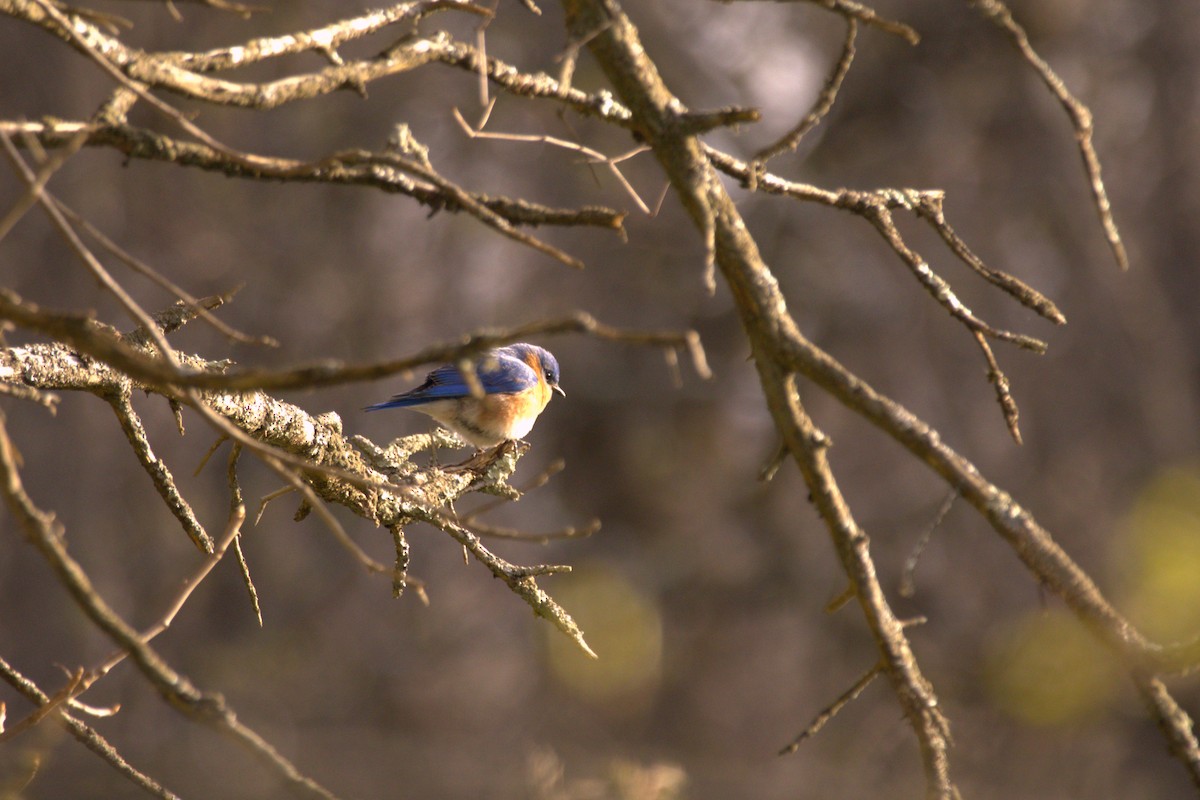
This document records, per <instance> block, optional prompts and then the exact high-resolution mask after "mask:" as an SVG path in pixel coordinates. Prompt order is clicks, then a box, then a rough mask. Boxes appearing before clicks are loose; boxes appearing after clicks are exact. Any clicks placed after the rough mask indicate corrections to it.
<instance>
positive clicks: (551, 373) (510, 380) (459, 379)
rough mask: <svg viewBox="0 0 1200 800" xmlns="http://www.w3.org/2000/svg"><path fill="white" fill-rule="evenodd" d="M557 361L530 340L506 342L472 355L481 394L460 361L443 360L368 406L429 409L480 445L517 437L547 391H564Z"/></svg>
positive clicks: (539, 409) (374, 408) (544, 400)
mask: <svg viewBox="0 0 1200 800" xmlns="http://www.w3.org/2000/svg"><path fill="white" fill-rule="evenodd" d="M558 374H559V373H558V361H556V360H555V358H554V356H552V355H551V354H550V353H549V351H547V350H544V349H542V348H541V347H538V346H536V345H532V344H523V343H522V344H510V345H509V346H508V347H500V348H497V349H495V350H488V351H487V352H485V353H482V354H481V355H480V356H479V357H478V358H477V359H475V375H476V376H477V377H478V378H479V383H480V385H481V386H483V391H484V395H483V397H473V396H472V395H471V387H470V386H469V385H468V384H467V382H466V381H465V380H464V379H463V376H462V373H461V372H459V371H458V367H456V366H455V365H453V364H444V365H442V366H440V367H438V368H437V369H435V370H434V371H433V372H431V373H429V375H427V376H426V377H425V382H424V383H422V384H421V385H420V386H418V387H417V388H415V389H413V390H411V391H407V392H404V393H403V394H398V395H396V396H395V397H393V398H392V399H391V400H388V401H387V402H385V403H376V404H375V405H373V406H367V408H366V409H365V410H367V411H377V410H379V409H381V408H411V409H413V410H414V411H420V412H421V413H423V414H428V415H429V416H431V417H433V418H434V419H435V420H437V421H438V422H440V423H442V424H443V425H445V426H446V427H447V428H449V429H450V430H452V431H454V432H455V433H457V434H458V435H459V436H461V437H462V438H464V439H466V440H467V441H468V442H470V443H471V444H473V445H475V446H476V447H479V448H484V447H491V446H493V445H497V444H500V443H501V442H505V441H508V440H509V439H520V438H521V437H522V436H524V435H526V434H527V433H529V431H530V430H532V429H533V423H534V421H535V420H536V419H537V417H538V414H541V413H542V409H544V408H545V407H546V404H547V403H549V402H550V393H551V392H558V393H559V394H561V395H562V396H563V397H566V395H567V393H566V392H564V391H563V390H562V389H561V388H560V387H559V385H558Z"/></svg>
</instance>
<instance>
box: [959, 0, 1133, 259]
mask: <svg viewBox="0 0 1200 800" xmlns="http://www.w3.org/2000/svg"><path fill="white" fill-rule="evenodd" d="M968 3H969V4H970V5H972V6H974V7H975V8H977V9H979V11H980V12H981V13H982V14H983V15H984V16H985V17H987V19H988V20H990V21H991V22H992V23H993V24H995V25H996V27H998V28H1000V30H1002V31H1004V32H1005V33H1006V34H1007V35H1008V38H1009V40H1010V41H1011V42H1012V44H1013V46H1014V47H1016V48H1017V50H1018V51H1019V52H1020V53H1021V57H1022V58H1024V59H1025V61H1026V62H1028V63H1029V65H1030V66H1031V67H1033V69H1034V70H1035V71H1036V72H1037V74H1038V76H1039V77H1041V79H1042V82H1043V83H1045V84H1046V88H1047V89H1049V90H1050V93H1051V94H1053V95H1054V96H1055V97H1056V98H1058V102H1059V103H1061V104H1062V107H1063V108H1064V109H1065V110H1066V112H1067V116H1069V117H1070V118H1071V124H1072V126H1074V128H1075V141H1076V142H1078V144H1079V155H1080V156H1081V157H1082V158H1083V168H1084V170H1085V171H1086V172H1087V176H1088V182H1089V186H1090V187H1091V190H1092V200H1093V202H1094V203H1095V205H1096V212H1097V213H1098V214H1099V215H1100V224H1101V226H1102V227H1103V228H1104V235H1105V237H1106V238H1107V239H1108V246H1109V248H1110V249H1111V250H1112V254H1113V257H1114V258H1115V259H1116V260H1117V265H1118V266H1119V267H1120V268H1121V269H1123V270H1124V269H1129V255H1128V253H1126V251H1125V243H1124V242H1122V241H1121V234H1120V232H1119V231H1118V230H1117V223H1116V220H1115V219H1114V218H1113V213H1112V205H1111V204H1110V203H1109V201H1108V191H1107V190H1106V189H1105V188H1104V180H1103V178H1101V176H1100V157H1099V156H1097V155H1096V147H1095V145H1094V144H1092V134H1093V132H1094V126H1093V123H1092V112H1091V110H1090V109H1089V108H1088V107H1087V106H1085V105H1084V104H1083V103H1081V102H1079V100H1078V99H1077V98H1076V97H1075V95H1073V94H1071V91H1070V90H1069V89H1068V88H1067V85H1066V84H1065V83H1063V80H1062V78H1060V77H1058V73H1056V72H1055V71H1054V70H1053V69H1052V68H1051V67H1050V65H1049V64H1047V63H1046V62H1045V60H1043V59H1042V57H1041V56H1039V55H1038V54H1037V51H1036V50H1034V49H1033V45H1031V44H1030V43H1029V36H1028V35H1027V34H1026V33H1025V29H1024V28H1023V27H1021V25H1020V24H1019V23H1018V22H1017V21H1016V20H1015V19H1013V15H1012V12H1010V11H1009V10H1008V6H1006V5H1005V4H1004V3H1003V2H1002V1H1001V0H968Z"/></svg>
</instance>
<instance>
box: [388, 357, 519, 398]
mask: <svg viewBox="0 0 1200 800" xmlns="http://www.w3.org/2000/svg"><path fill="white" fill-rule="evenodd" d="M475 374H476V375H477V376H478V377H479V383H480V384H481V385H482V386H483V391H484V392H486V393H487V394H508V393H512V392H520V391H523V390H525V389H529V388H532V387H533V386H536V385H537V382H538V380H537V373H535V372H534V371H533V369H532V368H531V367H530V366H529V365H528V364H526V363H524V362H522V361H521V360H519V359H517V358H514V357H512V356H510V355H508V354H506V353H503V352H497V353H494V354H492V355H490V356H488V355H485V356H483V357H482V358H480V359H479V360H478V361H476V362H475ZM470 394H471V387H469V386H468V385H467V382H466V381H465V380H464V379H463V376H462V373H461V372H459V371H458V367H456V366H454V365H453V364H444V365H442V366H440V367H438V368H437V369H435V370H434V371H433V372H431V373H429V374H428V375H427V376H425V382H424V383H422V384H421V385H420V386H418V387H417V388H415V389H412V390H410V391H407V392H404V393H403V394H398V395H396V396H395V397H393V398H391V399H390V400H388V401H386V402H383V403H376V404H375V405H373V406H367V408H366V410H367V411H377V410H379V409H381V408H402V407H404V406H419V405H421V404H422V403H429V402H432V401H434V400H453V399H455V398H459V397H468V396H470Z"/></svg>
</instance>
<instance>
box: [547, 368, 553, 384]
mask: <svg viewBox="0 0 1200 800" xmlns="http://www.w3.org/2000/svg"><path fill="white" fill-rule="evenodd" d="M546 380H547V381H548V382H550V383H554V371H553V370H549V369H548V370H546Z"/></svg>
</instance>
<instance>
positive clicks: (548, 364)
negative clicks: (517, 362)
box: [504, 342, 567, 397]
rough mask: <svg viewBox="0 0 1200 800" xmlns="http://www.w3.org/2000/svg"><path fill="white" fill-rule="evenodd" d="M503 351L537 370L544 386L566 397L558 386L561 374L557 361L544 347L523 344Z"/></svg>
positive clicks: (513, 345)
mask: <svg viewBox="0 0 1200 800" xmlns="http://www.w3.org/2000/svg"><path fill="white" fill-rule="evenodd" d="M504 349H506V350H508V351H509V352H510V353H512V354H513V355H515V356H516V357H517V358H519V359H521V360H522V361H524V362H525V363H526V364H528V365H529V366H531V367H533V368H534V369H535V370H537V372H538V374H539V375H540V376H541V379H542V380H544V381H545V382H546V385H547V386H549V387H550V388H551V389H553V390H554V391H556V392H558V393H559V394H561V395H562V396H563V397H566V396H567V393H566V392H564V391H563V390H562V387H561V386H559V385H558V381H559V378H560V377H561V373H560V372H559V368H558V359H556V358H555V357H554V354H553V353H551V352H550V351H549V350H547V349H545V348H544V347H538V346H537V345H535V344H525V343H524V342H522V343H520V344H512V345H509V346H508V347H506V348H504Z"/></svg>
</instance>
